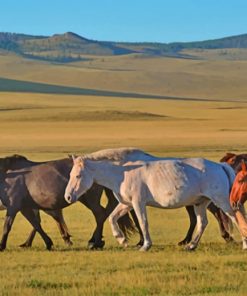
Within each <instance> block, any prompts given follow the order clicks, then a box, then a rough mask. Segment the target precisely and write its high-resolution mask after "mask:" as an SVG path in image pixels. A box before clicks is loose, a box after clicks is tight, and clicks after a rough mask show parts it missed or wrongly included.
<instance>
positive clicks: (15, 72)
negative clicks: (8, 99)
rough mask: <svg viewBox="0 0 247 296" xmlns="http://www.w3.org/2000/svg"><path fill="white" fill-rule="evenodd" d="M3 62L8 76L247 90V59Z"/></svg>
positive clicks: (162, 90) (132, 87)
mask: <svg viewBox="0 0 247 296" xmlns="http://www.w3.org/2000/svg"><path fill="white" fill-rule="evenodd" d="M0 68H1V74H0V75H1V77H5V78H11V79H19V80H27V81H34V82H43V83H51V84H58V85H66V86H75V87H81V88H91V89H99V90H112V91H123V92H137V93H144V94H153V95H154V94H156V95H163V96H171V97H182V98H203V99H220V100H226V99H230V100H236V99H237V100H245V99H246V93H247V84H246V76H247V62H246V61H228V60H211V61H207V60H190V59H175V58H154V57H152V58H151V57H143V56H141V55H128V56H117V57H92V61H85V62H77V63H69V64H51V63H47V62H40V61H33V60H27V59H23V58H20V57H13V56H11V55H7V56H6V55H0Z"/></svg>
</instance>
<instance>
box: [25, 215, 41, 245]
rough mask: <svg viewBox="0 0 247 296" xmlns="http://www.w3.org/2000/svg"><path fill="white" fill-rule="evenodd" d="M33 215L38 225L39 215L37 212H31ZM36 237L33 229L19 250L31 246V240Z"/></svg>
mask: <svg viewBox="0 0 247 296" xmlns="http://www.w3.org/2000/svg"><path fill="white" fill-rule="evenodd" d="M33 213H34V215H35V217H36V219H37V220H38V221H39V223H40V222H41V219H40V213H39V210H33ZM35 235H36V230H35V229H34V228H33V229H32V230H31V232H30V234H29V236H28V238H27V240H26V241H25V242H24V243H23V244H21V245H20V247H21V248H30V247H31V246H32V243H33V240H34V237H35Z"/></svg>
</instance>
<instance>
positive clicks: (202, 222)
mask: <svg viewBox="0 0 247 296" xmlns="http://www.w3.org/2000/svg"><path fill="white" fill-rule="evenodd" d="M209 203H210V201H209V200H207V199H206V200H204V201H203V202H202V203H201V204H199V205H194V209H195V214H196V218H197V230H196V233H195V237H194V239H193V240H192V241H191V242H190V243H189V244H188V245H187V246H186V248H185V249H186V250H188V251H193V250H195V249H196V248H197V246H198V243H199V241H200V239H201V237H202V234H203V232H204V230H205V228H206V226H207V224H208V219H207V206H208V204H209Z"/></svg>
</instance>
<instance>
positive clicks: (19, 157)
mask: <svg viewBox="0 0 247 296" xmlns="http://www.w3.org/2000/svg"><path fill="white" fill-rule="evenodd" d="M1 159H3V160H9V161H17V160H28V159H27V158H26V157H25V156H23V155H20V154H13V155H10V156H6V157H4V158H1Z"/></svg>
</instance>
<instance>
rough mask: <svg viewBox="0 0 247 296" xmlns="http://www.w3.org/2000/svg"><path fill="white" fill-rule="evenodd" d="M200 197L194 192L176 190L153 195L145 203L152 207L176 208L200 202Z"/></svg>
mask: <svg viewBox="0 0 247 296" xmlns="http://www.w3.org/2000/svg"><path fill="white" fill-rule="evenodd" d="M201 198H202V197H201V196H200V195H199V194H198V193H196V192H194V193H191V192H188V193H187V194H185V192H183V193H182V194H180V193H177V192H175V193H172V192H168V193H166V194H163V195H157V196H154V198H153V199H148V200H147V203H146V204H147V205H148V206H152V207H159V208H165V209H176V208H181V207H185V206H189V205H194V204H196V203H198V202H200V200H201Z"/></svg>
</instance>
